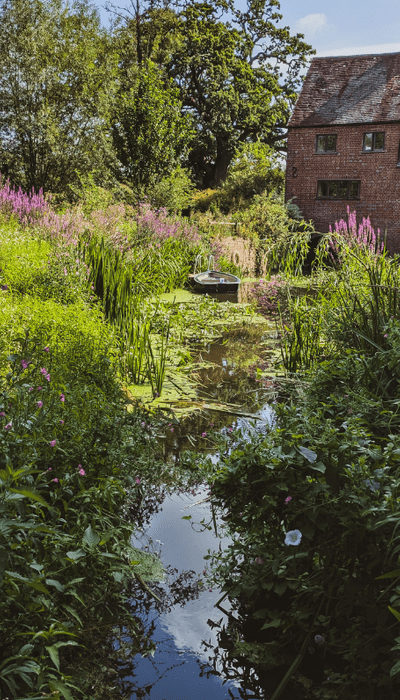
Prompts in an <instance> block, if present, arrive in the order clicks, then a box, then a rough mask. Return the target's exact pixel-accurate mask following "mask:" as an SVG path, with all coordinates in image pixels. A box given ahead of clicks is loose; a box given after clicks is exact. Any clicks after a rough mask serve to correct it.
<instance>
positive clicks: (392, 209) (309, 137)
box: [286, 123, 400, 253]
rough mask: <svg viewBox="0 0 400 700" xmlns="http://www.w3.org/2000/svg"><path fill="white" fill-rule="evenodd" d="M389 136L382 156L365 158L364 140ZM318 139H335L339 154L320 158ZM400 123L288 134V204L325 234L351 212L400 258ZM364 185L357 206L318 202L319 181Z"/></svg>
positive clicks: (351, 202)
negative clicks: (379, 234)
mask: <svg viewBox="0 0 400 700" xmlns="http://www.w3.org/2000/svg"><path fill="white" fill-rule="evenodd" d="M369 131H384V132H385V150H384V151H383V152H375V153H373V152H372V153H364V152H363V151H362V141H363V134H364V133H366V132H369ZM317 134H337V141H336V151H337V153H336V154H316V153H315V142H316V136H317ZM399 141H400V123H397V124H380V125H378V124H376V125H371V124H362V125H346V126H338V125H336V126H328V127H325V126H318V127H307V128H296V127H293V128H291V129H289V135H288V157H287V170H286V201H287V200H289V199H292V198H294V200H293V201H294V202H295V203H296V204H297V205H298V206H299V207H300V209H301V211H302V212H303V215H304V217H305V218H306V219H312V220H313V222H314V225H315V228H316V229H317V231H320V232H321V233H326V232H327V231H329V224H331V225H332V227H333V226H334V223H335V221H337V220H339V219H341V218H344V219H347V214H346V212H347V206H348V205H349V206H350V209H351V211H353V210H356V212H357V220H358V221H359V222H360V221H361V220H362V217H363V216H365V217H366V216H369V217H370V219H371V224H372V226H373V227H374V228H375V231H376V229H377V228H380V229H381V231H382V232H384V231H385V229H387V243H388V248H389V250H390V251H391V252H392V253H400V167H399V166H398V165H397V162H398V154H399ZM340 179H343V180H347V179H350V180H360V181H361V188H360V199H359V200H338V201H333V200H318V199H317V198H316V195H317V181H318V180H340Z"/></svg>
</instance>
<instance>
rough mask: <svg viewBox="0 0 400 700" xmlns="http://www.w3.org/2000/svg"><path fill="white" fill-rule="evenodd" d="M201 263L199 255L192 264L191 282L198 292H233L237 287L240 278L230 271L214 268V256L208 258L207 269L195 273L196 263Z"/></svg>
mask: <svg viewBox="0 0 400 700" xmlns="http://www.w3.org/2000/svg"><path fill="white" fill-rule="evenodd" d="M200 263H201V256H199V255H198V256H197V258H196V263H195V266H194V275H193V284H194V287H195V289H198V290H199V291H200V292H204V293H206V292H224V293H233V292H237V291H238V289H239V284H240V279H239V277H236V275H232V274H231V273H230V272H220V271H219V270H214V256H213V255H210V257H209V258H208V269H207V270H206V271H205V272H198V273H197V274H196V268H197V265H200Z"/></svg>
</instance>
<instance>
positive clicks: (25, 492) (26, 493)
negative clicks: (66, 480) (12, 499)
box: [9, 489, 49, 508]
mask: <svg viewBox="0 0 400 700" xmlns="http://www.w3.org/2000/svg"><path fill="white" fill-rule="evenodd" d="M9 490H10V491H11V493H15V494H19V495H20V496H21V497H22V498H30V499H31V500H32V501H38V502H39V503H41V504H42V506H46V508H49V504H48V503H47V501H45V500H44V498H43V496H41V495H40V493H37V492H36V491H30V490H29V489H9Z"/></svg>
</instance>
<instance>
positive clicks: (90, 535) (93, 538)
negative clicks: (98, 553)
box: [82, 525, 101, 547]
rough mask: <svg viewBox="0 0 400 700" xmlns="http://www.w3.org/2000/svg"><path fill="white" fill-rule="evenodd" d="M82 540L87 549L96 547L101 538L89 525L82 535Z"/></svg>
mask: <svg viewBox="0 0 400 700" xmlns="http://www.w3.org/2000/svg"><path fill="white" fill-rule="evenodd" d="M82 540H83V542H86V544H88V545H89V547H96V546H97V545H98V544H99V542H100V540H101V537H100V535H99V534H98V533H97V532H96V531H95V530H93V528H92V526H91V525H89V527H87V528H86V530H85V532H84V534H83V537H82Z"/></svg>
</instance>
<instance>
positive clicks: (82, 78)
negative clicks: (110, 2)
mask: <svg viewBox="0 0 400 700" xmlns="http://www.w3.org/2000/svg"><path fill="white" fill-rule="evenodd" d="M0 27H1V30H0V69H1V73H2V76H3V78H4V79H3V81H2V84H1V89H0V135H1V149H0V166H1V171H2V172H3V174H4V173H5V174H6V175H7V176H8V177H9V178H10V180H11V182H12V183H13V184H18V185H20V186H21V187H22V188H23V189H24V190H27V191H29V190H31V188H32V187H34V188H35V190H36V191H38V190H39V189H40V188H43V189H44V190H45V191H51V192H62V191H65V190H66V187H67V185H68V184H69V183H70V182H73V181H74V180H75V174H74V173H75V170H76V169H79V170H80V171H81V172H91V171H93V172H96V173H97V175H98V176H99V177H101V179H102V180H103V181H104V178H106V177H107V173H108V172H109V170H110V165H111V163H112V162H113V160H114V155H113V153H112V149H111V142H110V138H109V133H108V122H109V115H110V105H111V100H112V94H113V91H114V87H115V68H116V58H115V54H114V53H113V52H112V51H111V50H110V47H109V46H108V41H107V38H106V34H105V32H103V31H102V30H101V29H100V23H99V17H98V14H97V12H96V11H95V10H94V9H93V7H91V6H89V5H88V4H87V3H86V2H85V1H82V2H79V3H77V4H76V5H75V6H74V7H73V8H72V9H70V8H69V7H68V6H67V5H66V4H64V2H63V0H49V1H48V2H39V0H34V1H33V2H31V1H28V0H6V1H5V2H3V3H2V7H1V12H0Z"/></svg>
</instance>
